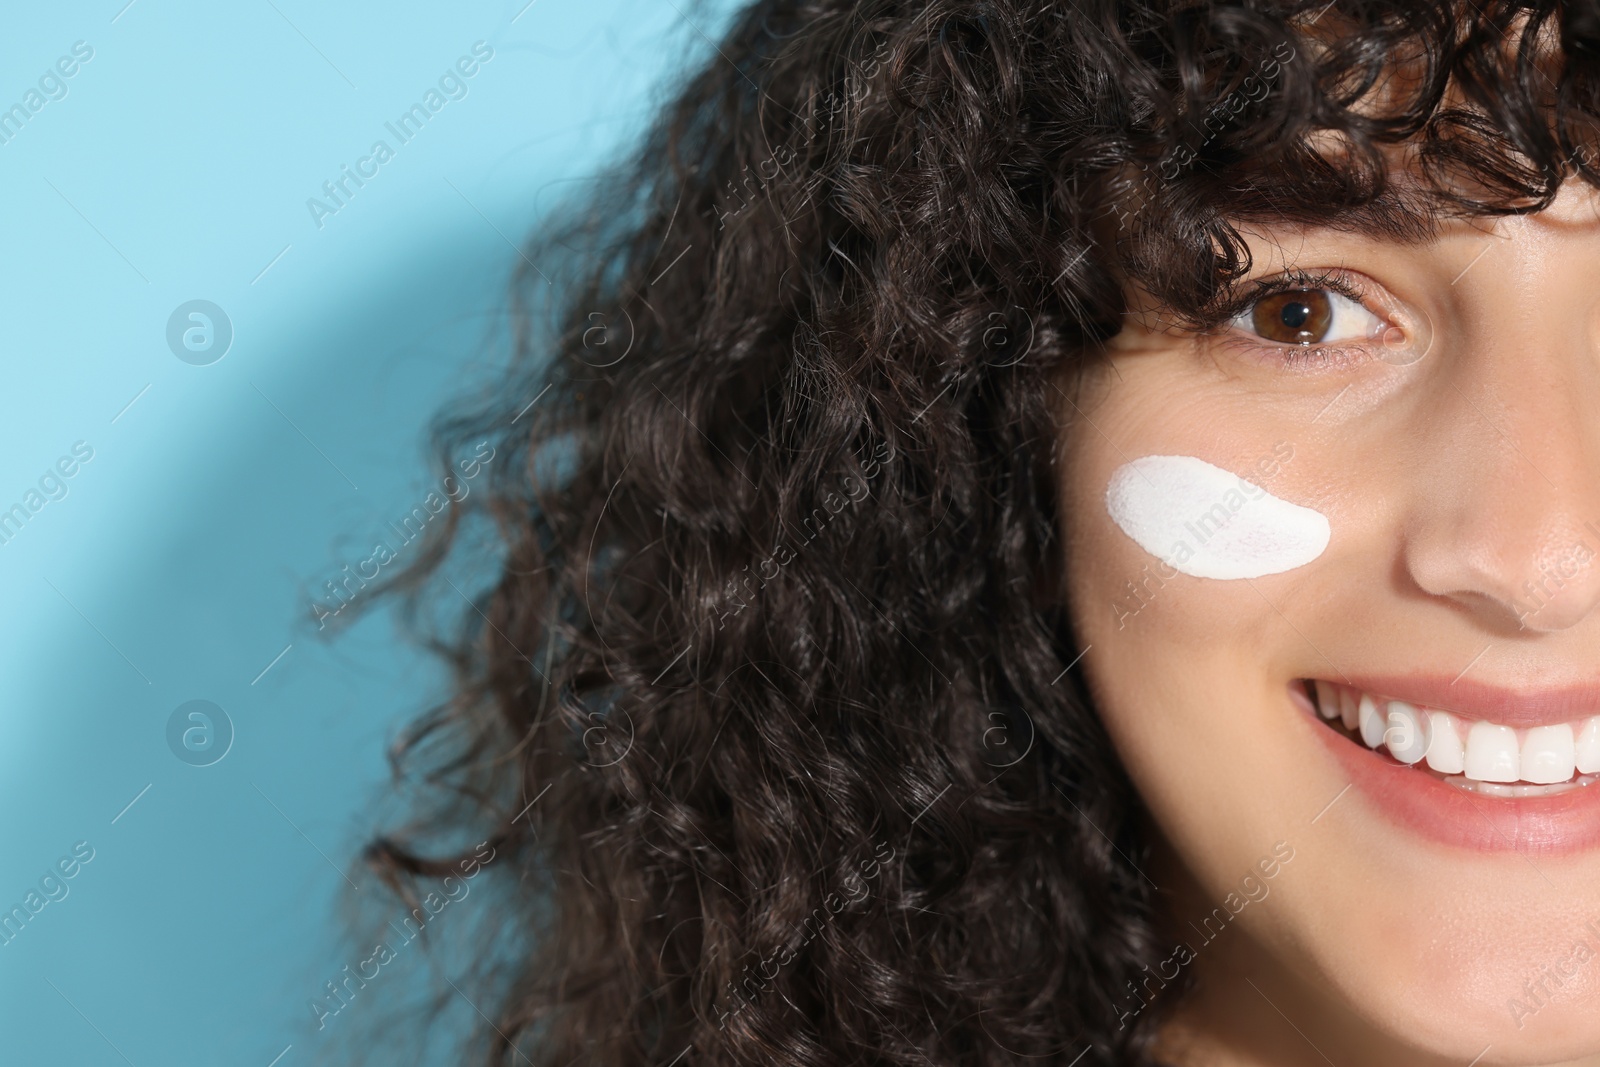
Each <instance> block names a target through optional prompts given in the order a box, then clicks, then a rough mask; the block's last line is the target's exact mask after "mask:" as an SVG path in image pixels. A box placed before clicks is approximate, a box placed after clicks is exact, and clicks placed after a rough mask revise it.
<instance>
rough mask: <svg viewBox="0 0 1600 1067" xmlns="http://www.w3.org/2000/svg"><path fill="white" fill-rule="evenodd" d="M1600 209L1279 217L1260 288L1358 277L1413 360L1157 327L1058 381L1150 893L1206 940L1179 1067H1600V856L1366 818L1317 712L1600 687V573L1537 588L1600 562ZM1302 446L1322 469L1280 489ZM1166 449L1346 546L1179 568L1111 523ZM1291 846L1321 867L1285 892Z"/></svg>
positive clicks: (1071, 476) (1098, 687)
mask: <svg viewBox="0 0 1600 1067" xmlns="http://www.w3.org/2000/svg"><path fill="white" fill-rule="evenodd" d="M1597 203H1600V201H1597V198H1596V197H1595V195H1594V194H1593V193H1592V192H1591V191H1590V190H1589V189H1588V188H1587V187H1585V186H1582V185H1580V184H1577V183H1571V182H1569V183H1568V185H1567V186H1566V187H1564V188H1563V190H1562V193H1561V195H1560V197H1559V198H1558V199H1557V200H1556V202H1555V203H1554V204H1553V205H1552V206H1551V208H1550V209H1548V210H1547V211H1545V212H1542V213H1540V214H1538V215H1533V216H1527V217H1521V218H1509V219H1501V220H1498V221H1496V222H1494V223H1493V224H1492V225H1491V223H1490V221H1489V220H1481V219H1480V220H1472V221H1465V220H1464V221H1455V222H1447V223H1445V224H1443V225H1442V226H1441V228H1440V231H1439V233H1438V235H1437V237H1436V239H1432V240H1429V241H1427V242H1425V243H1420V244H1402V243H1398V242H1394V241H1391V240H1387V239H1381V238H1375V237H1372V236H1368V235H1363V234H1359V233H1350V232H1338V231H1334V230H1306V229H1287V228H1285V229H1273V228H1270V227H1264V226H1259V225H1257V226H1256V227H1255V228H1254V229H1253V230H1247V231H1246V236H1247V238H1248V239H1249V242H1250V245H1251V250H1252V253H1253V254H1254V257H1255V260H1254V267H1253V269H1252V271H1251V274H1250V277H1252V278H1267V277H1270V276H1272V275H1275V274H1278V273H1280V272H1282V271H1283V270H1284V269H1285V268H1287V267H1297V268H1301V269H1306V270H1310V271H1313V272H1317V271H1322V270H1328V269H1335V268H1341V269H1343V270H1345V271H1347V272H1349V274H1348V275H1347V277H1350V278H1351V279H1352V280H1354V281H1356V282H1357V284H1359V285H1360V287H1361V288H1363V289H1364V290H1365V291H1366V292H1367V293H1369V294H1371V297H1372V298H1371V299H1369V300H1368V301H1367V306H1368V307H1370V308H1372V309H1373V310H1374V311H1376V312H1378V313H1379V317H1380V318H1384V319H1391V318H1394V319H1396V320H1399V321H1403V322H1404V324H1405V326H1406V329H1407V334H1408V346H1407V347H1405V348H1404V349H1403V350H1402V351H1400V352H1399V353H1398V354H1396V353H1395V352H1394V351H1391V350H1385V349H1383V347H1382V345H1381V344H1377V343H1374V342H1369V341H1365V340H1363V341H1356V342H1345V343H1343V344H1341V345H1339V346H1337V347H1340V348H1343V349H1346V350H1347V352H1346V355H1345V357H1344V358H1341V359H1338V360H1331V361H1322V362H1320V363H1318V362H1309V363H1300V364H1293V363H1285V362H1283V360H1282V357H1283V356H1285V355H1286V354H1288V352H1289V349H1288V348H1287V346H1281V345H1274V344H1272V343H1271V342H1269V341H1262V340H1260V339H1259V338H1258V337H1257V338H1252V337H1251V336H1250V334H1249V333H1248V332H1247V331H1245V330H1241V329H1231V330H1230V329H1227V328H1224V329H1222V330H1220V331H1218V332H1217V333H1215V334H1213V335H1210V336H1199V337H1197V336H1196V335H1194V334H1193V333H1186V332H1182V331H1178V330H1175V329H1172V328H1170V327H1164V326H1163V325H1162V324H1161V323H1160V322H1159V321H1158V320H1157V317H1156V316H1155V315H1151V314H1148V313H1140V314H1135V315H1131V316H1130V320H1129V325H1128V326H1127V328H1126V329H1124V331H1123V332H1122V333H1121V334H1120V335H1118V337H1116V338H1115V339H1113V341H1112V342H1110V344H1109V345H1108V351H1107V353H1106V359H1105V360H1104V361H1102V362H1101V364H1100V365H1098V366H1097V367H1095V368H1094V369H1092V370H1090V371H1088V372H1086V373H1084V374H1083V375H1082V377H1081V378H1080V377H1079V376H1078V375H1077V374H1073V375H1072V376H1071V377H1070V378H1064V379H1063V381H1062V382H1061V389H1062V398H1063V399H1062V402H1061V404H1060V408H1061V418H1062V425H1063V433H1062V438H1061V440H1062V456H1063V463H1062V466H1061V470H1062V487H1061V488H1062V498H1063V525H1064V529H1065V532H1066V538H1065V553H1066V569H1065V575H1066V584H1067V589H1066V595H1067V596H1068V598H1069V603H1070V604H1071V605H1072V606H1073V608H1072V610H1073V614H1074V618H1075V623H1076V626H1077V632H1078V634H1079V635H1080V638H1081V641H1082V644H1083V645H1085V646H1088V647H1089V652H1088V653H1087V655H1086V656H1085V659H1084V669H1085V670H1086V672H1087V676H1088V679H1089V682H1090V685H1091V688H1092V690H1093V692H1094V694H1095V696H1096V699H1097V706H1098V708H1099V710H1100V714H1101V715H1102V717H1103V719H1104V721H1105V724H1106V727H1107V729H1108V731H1109V733H1110V735H1111V738H1112V741H1113V743H1114V744H1115V746H1116V748H1117V751H1118V753H1119V755H1120V756H1121V758H1122V761H1123V763H1124V764H1125V766H1126V768H1127V770H1128V773H1129V775H1130V776H1131V777H1132V779H1133V781H1134V783H1135V785H1136V786H1137V788H1138V789H1139V791H1140V793H1141V795H1142V796H1143V798H1144V800H1145V802H1146V805H1147V807H1148V809H1149V812H1150V816H1151V819H1152V821H1153V823H1154V827H1153V832H1154V834H1155V839H1156V840H1157V842H1158V844H1157V853H1158V862H1157V863H1156V864H1155V865H1154V866H1153V867H1152V868H1151V869H1150V870H1147V871H1146V872H1145V873H1146V874H1148V875H1149V876H1150V877H1151V879H1152V880H1153V881H1154V882H1155V883H1156V884H1157V885H1158V886H1159V887H1160V889H1161V894H1160V899H1161V900H1162V902H1163V906H1164V907H1165V909H1166V916H1165V921H1166V924H1167V932H1168V936H1169V937H1170V939H1171V942H1172V943H1174V944H1175V943H1176V942H1177V941H1178V940H1179V939H1182V940H1184V941H1186V942H1187V943H1188V944H1189V945H1191V946H1194V959H1193V961H1192V962H1191V963H1189V964H1188V965H1187V967H1186V969H1187V970H1189V971H1190V972H1191V973H1192V974H1193V975H1194V976H1195V977H1196V979H1197V980H1198V986H1197V989H1196V991H1195V993H1194V995H1193V996H1192V998H1191V999H1189V1000H1188V1001H1187V1002H1186V1004H1185V1006H1184V1007H1183V1008H1182V1010H1180V1011H1179V1012H1178V1013H1177V1014H1176V1015H1175V1017H1174V1018H1173V1020H1172V1022H1171V1023H1169V1024H1168V1025H1167V1027H1166V1028H1165V1030H1164V1031H1163V1047H1164V1051H1165V1054H1166V1056H1167V1057H1168V1059H1169V1061H1170V1062H1173V1063H1175V1064H1179V1065H1183V1067H1189V1065H1197V1064H1207V1065H1212V1064H1215V1065H1227V1067H1234V1065H1251V1067H1254V1065H1261V1067H1269V1065H1270V1067H1299V1065H1302V1064H1304V1065H1307V1067H1310V1065H1323V1064H1327V1063H1333V1064H1338V1065H1341V1067H1342V1065H1344V1064H1357V1063H1359V1064H1363V1065H1367V1067H1387V1065H1391V1064H1392V1065H1395V1067H1400V1065H1406V1067H1416V1065H1432V1064H1439V1065H1443V1064H1456V1065H1458V1067H1460V1065H1465V1064H1468V1063H1470V1062H1472V1061H1473V1060H1474V1058H1475V1057H1479V1056H1480V1055H1481V1056H1482V1058H1481V1059H1480V1060H1478V1062H1479V1063H1482V1064H1491V1063H1493V1064H1527V1065H1537V1064H1600V938H1596V937H1595V936H1594V935H1592V934H1589V933H1587V932H1586V931H1585V929H1584V926H1585V924H1586V923H1588V922H1590V921H1591V920H1595V919H1600V849H1597V850H1590V851H1585V852H1578V853H1575V854H1570V855H1565V856H1538V857H1533V856H1527V855H1522V854H1519V853H1515V852H1507V851H1502V852H1499V853H1479V852H1469V851H1466V850H1464V849H1460V848H1455V847H1452V846H1446V845H1443V844H1439V843H1437V842H1434V841H1431V840H1429V839H1425V838H1423V837H1421V836H1419V835H1418V834H1417V833H1416V832H1415V831H1413V830H1411V829H1409V828H1407V827H1405V826H1403V825H1401V824H1399V823H1397V822H1395V821H1394V820H1392V819H1391V818H1389V817H1388V816H1387V815H1386V814H1385V813H1384V811H1383V810H1381V809H1379V808H1378V807H1377V806H1376V805H1375V804H1374V803H1373V802H1372V801H1370V800H1369V799H1368V797H1367V795H1366V794H1365V793H1363V792H1362V791H1361V790H1357V789H1351V790H1350V791H1349V792H1347V793H1343V795H1341V792H1342V791H1343V790H1344V789H1345V786H1346V785H1347V784H1348V782H1349V779H1348V778H1347V776H1346V775H1345V774H1343V773H1342V771H1341V769H1340V766H1339V764H1338V763H1337V762H1336V761H1335V760H1334V758H1333V757H1332V756H1331V755H1330V753H1329V751H1328V750H1327V746H1326V745H1325V744H1324V743H1323V742H1322V740H1321V739H1319V738H1318V737H1317V736H1316V735H1315V733H1314V731H1317V730H1321V729H1326V727H1324V726H1323V725H1322V724H1320V723H1318V722H1316V721H1314V720H1313V719H1311V718H1309V717H1308V716H1306V715H1305V714H1304V713H1303V712H1302V711H1301V710H1300V709H1298V708H1297V707H1295V706H1294V705H1293V704H1292V703H1291V701H1290V699H1289V697H1288V686H1289V684H1290V683H1291V681H1292V680H1294V679H1297V678H1306V677H1318V678H1337V677H1339V676H1340V672H1341V671H1347V672H1350V673H1352V674H1377V675H1392V674H1403V673H1407V672H1412V671H1418V670H1423V671H1427V672H1429V673H1433V674H1438V675H1443V676H1444V677H1446V678H1449V677H1454V676H1456V675H1458V674H1460V673H1462V672H1464V671H1467V670H1470V671H1471V672H1472V674H1473V676H1474V678H1476V679H1478V680H1480V681H1484V682H1490V683H1494V684H1498V685H1502V686H1507V687H1512V688H1517V687H1527V686H1530V685H1541V686H1554V685H1564V684H1569V683H1577V682H1580V681H1584V680H1593V679H1594V678H1596V677H1597V676H1600V658H1597V657H1596V655H1595V652H1596V649H1597V648H1600V611H1597V610H1596V607H1597V605H1600V562H1597V563H1591V564H1588V565H1586V566H1584V567H1582V568H1581V569H1580V571H1579V573H1578V574H1577V576H1576V577H1573V578H1571V579H1569V580H1567V581H1566V582H1565V584H1564V585H1562V587H1561V588H1560V591H1559V593H1558V594H1557V595H1556V596H1555V597H1554V599H1552V600H1551V601H1550V602H1549V603H1548V604H1547V605H1546V606H1545V607H1543V608H1542V609H1541V610H1539V611H1537V612H1532V613H1530V612H1529V610H1528V609H1529V601H1528V598H1527V596H1526V594H1525V593H1524V592H1523V583H1524V582H1526V581H1530V580H1531V581H1534V582H1537V581H1538V580H1539V579H1540V577H1541V573H1542V568H1547V567H1548V566H1549V563H1550V560H1552V559H1553V558H1557V557H1561V556H1569V555H1570V553H1571V550H1572V547H1573V546H1574V545H1576V544H1578V543H1580V542H1585V543H1586V544H1587V547H1588V549H1590V550H1591V551H1594V552H1600V414H1597V412H1596V408H1595V404H1594V402H1593V398H1596V397H1600V301H1597V300H1596V299H1595V295H1594V294H1595V282H1594V279H1596V278H1600V211H1597ZM1134 295H1135V298H1136V299H1137V294H1134ZM1147 310H1148V309H1147ZM1388 311H1394V312H1397V313H1398V314H1397V315H1396V316H1393V317H1392V316H1390V315H1389V314H1387V312H1388ZM1391 336H1392V335H1391ZM1385 352H1388V358H1385V357H1384V353H1385ZM1069 397H1070V399H1068V398H1069ZM1285 442H1286V443H1288V445H1289V446H1291V447H1292V456H1291V458H1289V459H1288V460H1286V461H1283V462H1281V463H1279V464H1278V465H1277V467H1276V470H1275V471H1274V472H1273V473H1272V474H1271V475H1270V476H1265V475H1262V474H1261V471H1260V468H1259V463H1260V462H1261V461H1262V460H1263V459H1264V458H1266V457H1272V456H1273V455H1274V449H1275V446H1278V447H1279V454H1280V456H1281V451H1282V448H1281V446H1282V444H1283V443H1285ZM1151 454H1166V455H1189V456H1198V457H1200V458H1202V459H1205V460H1207V461H1208V462H1210V463H1213V464H1215V465H1217V466H1219V467H1222V468H1223V469H1225V470H1228V471H1231V472H1234V473H1239V474H1247V476H1248V477H1250V478H1251V479H1252V480H1253V481H1255V482H1256V483H1257V484H1259V485H1261V486H1263V487H1264V488H1266V489H1267V490H1268V491H1269V492H1271V493H1273V494H1275V495H1277V496H1279V497H1282V498H1284V499H1286V500H1289V501H1291V502H1293V503H1296V504H1301V505H1304V506H1307V507H1312V508H1315V509H1317V510H1318V511H1320V512H1322V513H1323V514H1324V515H1326V516H1327V517H1328V519H1329V522H1330V524H1331V527H1332V531H1333V533H1332V540H1331V543H1330V544H1329V546H1328V548H1327V550H1326V551H1325V552H1324V553H1323V554H1322V556H1321V557H1319V558H1318V559H1316V560H1315V561H1313V562H1311V563H1309V564H1306V565H1304V566H1302V567H1299V568H1296V569H1293V570H1290V571H1287V572H1284V573H1281V574H1276V575H1270V576H1266V577H1262V578H1257V579H1250V580H1232V581H1219V580H1209V579H1201V578H1193V577H1189V576H1187V575H1183V574H1174V573H1173V572H1172V571H1171V570H1169V569H1164V568H1161V567H1160V564H1159V561H1158V560H1156V559H1155V558H1154V557H1152V556H1151V555H1149V554H1148V553H1146V552H1145V551H1144V550H1143V549H1141V548H1140V547H1139V546H1138V545H1137V544H1135V543H1134V542H1133V541H1132V540H1130V539H1129V538H1128V537H1127V536H1125V535H1124V534H1123V533H1122V532H1121V530H1119V529H1118V528H1117V526H1116V525H1115V524H1114V523H1113V522H1112V521H1111V519H1110V518H1109V516H1108V515H1107V512H1106V508H1105V503H1104V493H1105V487H1106V485H1107V482H1108V481H1109V480H1110V477H1111V474H1112V472H1113V471H1114V470H1115V469H1116V468H1117V467H1119V466H1120V465H1122V464H1123V463H1126V462H1128V461H1129V460H1131V459H1133V458H1136V457H1139V456H1145V455H1151ZM1589 522H1593V523H1595V526H1594V528H1588V527H1586V526H1585V524H1586V523H1589ZM1152 575H1154V576H1155V577H1152ZM1162 575H1165V577H1162ZM1130 581H1134V582H1136V583H1138V582H1143V590H1144V591H1143V594H1142V603H1141V601H1139V600H1131V599H1130V598H1129V593H1128V588H1127V583H1128V582H1130ZM1118 605H1121V606H1120V607H1119V606H1118ZM1130 606H1132V607H1137V610H1136V611H1130V610H1129V608H1130ZM1597 710H1600V709H1597ZM1335 798H1337V800H1335ZM1330 802H1334V803H1333V805H1332V807H1328V805H1329V804H1330ZM1319 813H1320V814H1319ZM1313 819H1316V821H1315V822H1313ZM1277 842H1287V843H1288V845H1289V846H1290V847H1291V848H1292V849H1293V850H1294V851H1293V859H1292V860H1291V861H1289V862H1286V863H1283V864H1282V865H1281V867H1280V868H1279V869H1278V871H1277V873H1276V875H1275V876H1274V877H1272V878H1270V879H1266V878H1262V877H1261V872H1260V871H1259V870H1258V865H1259V864H1260V862H1261V861H1262V860H1263V859H1265V858H1268V857H1270V856H1272V854H1273V848H1274V845H1275V843H1277ZM1252 873H1254V874H1255V876H1256V878H1257V879H1258V881H1259V882H1260V884H1261V885H1263V886H1264V887H1265V888H1266V890H1267V891H1266V892H1265V893H1264V894H1260V895H1258V898H1257V899H1253V900H1251V901H1250V902H1249V903H1248V905H1246V906H1244V907H1243V909H1242V910H1241V911H1240V912H1239V914H1238V917H1237V918H1236V919H1234V920H1233V921H1232V922H1230V923H1228V924H1227V926H1226V929H1224V930H1223V932H1222V933H1221V934H1220V935H1218V936H1217V937H1216V939H1215V940H1214V941H1211V942H1205V941H1203V940H1202V938H1200V937H1199V936H1197V934H1196V933H1195V932H1194V931H1195V929H1196V927H1194V926H1190V925H1189V924H1190V923H1191V922H1198V921H1199V917H1201V916H1203V915H1206V914H1209V913H1211V912H1212V909H1214V908H1216V907H1218V906H1219V905H1221V904H1222V903H1223V902H1224V900H1225V898H1227V897H1228V894H1230V893H1236V894H1240V895H1241V896H1242V895H1243V894H1242V893H1241V890H1240V886H1241V879H1243V878H1244V876H1246V875H1250V874H1252ZM1235 899H1238V898H1237V897H1236V898H1235ZM1230 910H1231V909H1230ZM1579 940H1586V941H1587V942H1588V945H1589V948H1590V949H1591V950H1593V951H1595V953H1596V955H1595V956H1594V958H1592V959H1590V960H1589V961H1588V962H1587V963H1583V964H1579V965H1577V967H1576V969H1575V973H1574V974H1572V975H1570V976H1568V977H1565V978H1564V979H1563V984H1562V985H1561V986H1560V989H1559V992H1558V993H1557V995H1556V996H1555V997H1554V998H1553V999H1551V1000H1550V1002H1549V1003H1547V1004H1545V1005H1544V1006H1542V1007H1541V1008H1540V1009H1539V1010H1538V1011H1537V1012H1536V1013H1534V1014H1533V1015H1531V1016H1529V1017H1525V1018H1524V1019H1522V1020H1521V1025H1520V1026H1519V1025H1518V1023H1517V1021H1515V1020H1514V1019H1513V1015H1512V1012H1511V1010H1510V1008H1509V1002H1510V1001H1511V999H1512V998H1514V997H1515V998H1525V993H1524V983H1525V982H1527V981H1528V980H1530V979H1532V980H1535V981H1537V980H1538V978H1539V976H1540V974H1541V973H1543V972H1544V970H1545V969H1546V968H1548V967H1550V966H1551V965H1552V964H1553V963H1555V962H1556V961H1558V960H1561V959H1564V958H1568V957H1570V956H1571V955H1572V953H1573V946H1574V944H1575V943H1576V942H1578V941H1579ZM1168 973H1169V974H1170V973H1171V972H1170V970H1169V972H1168ZM1552 988H1553V987H1552ZM1112 995H1113V996H1117V995H1118V994H1112ZM1121 999H1122V1000H1123V1001H1127V997H1126V995H1125V994H1122V995H1121ZM1486 1048H1487V1052H1485V1049H1486Z"/></svg>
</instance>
